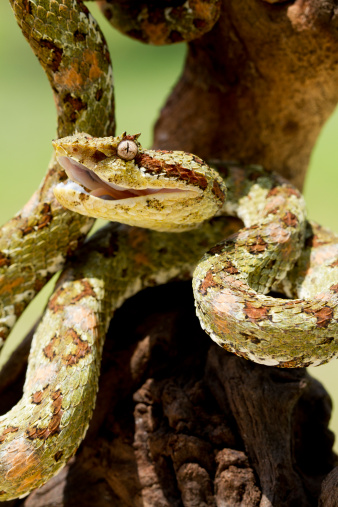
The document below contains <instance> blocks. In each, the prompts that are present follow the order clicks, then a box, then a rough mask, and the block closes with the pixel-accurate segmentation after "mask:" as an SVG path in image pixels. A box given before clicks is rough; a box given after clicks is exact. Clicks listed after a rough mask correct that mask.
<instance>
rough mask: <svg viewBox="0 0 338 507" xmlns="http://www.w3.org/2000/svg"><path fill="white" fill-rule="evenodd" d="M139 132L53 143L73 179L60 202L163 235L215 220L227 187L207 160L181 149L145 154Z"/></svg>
mask: <svg viewBox="0 0 338 507" xmlns="http://www.w3.org/2000/svg"><path fill="white" fill-rule="evenodd" d="M138 137H139V134H136V135H127V134H126V133H124V134H122V135H121V136H118V137H103V138H95V137H91V136H89V135H88V134H84V133H82V134H75V135H73V136H69V137H64V138H62V139H58V140H56V141H53V145H54V148H55V151H56V156H57V159H58V162H59V163H60V164H61V166H62V167H63V168H64V170H65V171H66V173H67V176H68V178H69V180H68V181H66V182H65V183H60V184H58V185H57V186H56V187H55V188H54V194H55V196H56V198H57V199H58V201H59V202H60V203H61V204H62V205H63V206H65V207H66V208H68V209H71V210H72V211H76V212H78V213H81V214H83V215H88V216H92V217H96V218H104V219H108V220H111V221H114V222H121V223H124V224H128V225H136V226H139V227H146V228H149V229H154V230H158V231H172V232H175V231H184V230H188V229H192V228H194V227H196V226H198V225H199V224H200V223H202V222H203V221H205V220H207V219H209V218H211V217H212V216H214V215H215V214H216V213H217V212H218V211H219V210H220V208H221V207H222V205H223V203H224V200H225V195H226V188H225V185H224V183H223V180H222V179H221V177H220V176H219V175H218V173H217V172H216V171H214V170H212V169H210V168H209V167H208V166H207V164H206V163H205V162H203V160H201V159H200V158H198V157H196V156H195V155H192V154H189V153H185V152H182V151H160V150H144V149H143V148H142V146H141V144H140V143H139V141H138Z"/></svg>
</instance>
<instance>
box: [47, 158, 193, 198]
mask: <svg viewBox="0 0 338 507" xmlns="http://www.w3.org/2000/svg"><path fill="white" fill-rule="evenodd" d="M57 159H58V162H59V163H60V165H61V166H62V167H63V168H64V169H65V171H66V173H67V176H68V177H69V179H70V180H71V182H75V183H77V184H78V187H75V186H74V185H70V186H71V187H72V188H73V190H75V189H76V188H77V190H78V191H80V192H81V193H84V194H89V195H90V196H92V197H96V198H100V199H104V200H109V201H120V200H122V199H128V198H137V197H139V196H146V195H152V194H155V193H156V194H160V193H161V194H163V193H180V192H186V190H181V189H178V188H158V187H155V188H151V187H149V188H138V189H137V188H131V187H129V186H122V185H117V184H116V183H112V182H108V181H104V180H102V179H101V178H100V177H99V176H98V175H97V174H95V172H94V171H92V170H91V169H89V168H88V167H86V166H84V165H83V164H81V163H80V162H78V161H77V160H75V159H73V158H71V157H68V156H65V155H59V156H58V157H57ZM188 192H190V191H189V190H188Z"/></svg>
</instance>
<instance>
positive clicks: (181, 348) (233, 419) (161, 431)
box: [0, 0, 338, 507]
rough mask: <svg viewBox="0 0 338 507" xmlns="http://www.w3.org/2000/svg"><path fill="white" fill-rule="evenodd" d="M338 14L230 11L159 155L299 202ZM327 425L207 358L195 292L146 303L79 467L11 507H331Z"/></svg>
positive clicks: (332, 92) (319, 0) (241, 5)
mask: <svg viewBox="0 0 338 507" xmlns="http://www.w3.org/2000/svg"><path fill="white" fill-rule="evenodd" d="M337 11H338V7H337V6H336V2H335V1H333V0H296V1H278V0H277V1H274V0H266V1H264V0H227V1H224V2H223V6H222V14H221V18H220V20H219V22H218V23H217V24H216V26H215V27H214V29H213V30H212V31H211V32H209V33H208V34H206V35H205V36H203V37H202V38H200V39H197V40H195V41H194V42H191V43H190V44H189V53H188V57H187V62H186V66H185V69H184V71H183V75H182V77H181V79H180V81H179V83H178V84H177V86H176V88H175V89H174V91H173V93H172V95H171V97H170V98H169V99H168V102H167V104H166V106H165V108H164V109H163V111H162V113H161V116H160V119H159V121H158V123H157V125H156V129H155V144H156V146H157V147H161V148H168V149H185V150H187V151H192V152H195V153H196V154H198V155H199V156H201V157H203V158H206V159H209V158H222V159H236V160H238V161H240V162H245V163H246V162H247V163H261V164H263V165H265V166H266V167H268V168H269V169H274V170H277V171H279V172H281V173H283V174H284V175H285V176H287V177H289V178H290V179H292V180H293V182H294V183H296V184H297V185H298V186H299V187H301V186H302V183H303V179H304V175H305V171H306V167H307V164H308V160H309V156H310V153H311V150H312V147H313V144H314V142H315V140H316V138H317V136H318V133H319V131H320V129H321V127H322V125H323V123H324V122H325V120H326V119H327V117H328V115H329V114H330V113H331V111H332V110H333V108H334V106H335V104H336V102H337V98H338V97H337V95H338V88H337V86H336V77H337V74H338V66H337V64H336V62H337V58H336V51H337V49H338V47H337V46H338V40H337V34H338V32H337V31H336V24H337V19H338V18H337ZM25 355H26V349H25V348H23V349H22V352H18V353H17V359H16V361H17V366H16V367H15V368H14V366H13V367H12V366H11V364H9V366H8V370H7V372H8V371H11V372H12V373H11V377H9V374H6V373H5V374H4V375H3V376H2V377H1V378H0V402H1V407H0V408H1V411H2V412H5V411H6V410H8V408H9V404H10V403H13V402H15V401H16V400H17V399H18V398H19V397H20V395H21V385H22V381H23V380H22V379H23V369H24V366H23V365H24V358H25ZM18 358H19V359H18ZM4 393H7V394H6V395H5V394H4ZM8 393H10V395H8ZM330 413H331V402H330V399H329V397H328V395H327V393H326V391H325V389H324V388H323V387H322V386H321V384H320V383H319V382H318V381H316V380H315V379H313V378H311V377H310V376H309V375H308V374H307V372H306V371H305V370H304V369H296V370H281V369H277V368H271V367H265V366H262V365H257V364H254V363H251V362H249V361H245V360H244V359H241V358H238V357H235V356H233V355H231V354H228V353H226V352H225V351H224V350H222V349H221V348H219V347H217V346H216V345H215V344H213V343H212V342H211V340H210V338H209V337H207V336H206V335H205V334H204V333H203V331H202V330H201V328H200V326H199V324H198V321H197V319H196V317H195V312H194V307H193V301H192V292H191V288H190V284H189V283H180V284H178V283H177V284H170V285H167V286H164V287H158V288H153V289H150V290H147V291H145V292H143V293H140V294H138V295H137V296H135V297H134V298H132V299H130V300H129V301H128V302H127V303H125V304H124V306H123V307H122V308H121V309H120V310H119V311H118V312H116V315H115V317H114V319H113V321H112V324H111V329H110V332H109V333H108V337H107V342H106V346H105V350H104V356H103V364H102V374H101V380H100V389H99V393H98V400H97V406H96V410H95V413H94V417H93V420H92V422H91V425H90V428H89V431H88V434H87V436H86V439H85V441H84V442H83V444H82V445H81V447H80V449H79V451H78V453H77V454H76V455H75V457H74V458H72V460H71V461H70V462H69V464H68V465H67V467H66V468H65V469H64V470H63V471H62V472H61V473H60V474H58V475H57V476H56V477H54V478H53V479H52V480H50V481H49V482H48V483H47V484H46V485H45V486H43V487H42V488H41V489H40V490H38V491H35V492H33V493H32V494H31V495H29V496H28V497H27V498H26V499H22V500H17V501H13V502H8V505H24V506H25V507H33V506H34V507H40V506H41V507H42V506H49V505H53V506H67V507H71V506H78V505H81V506H93V505H95V506H98V507H100V506H108V505H109V506H111V505H114V506H116V507H119V506H121V507H129V506H130V507H149V506H156V507H167V506H168V507H169V506H170V507H175V506H177V507H178V506H183V505H184V506H185V507H193V506H198V507H202V506H212V507H213V506H215V507H226V506H229V507H236V506H244V507H245V506H248V507H249V506H250V507H251V506H261V507H265V506H276V507H277V506H278V507H281V506H297V507H299V506H312V505H313V506H314V505H317V504H318V500H319V497H320V505H321V507H324V506H325V507H329V506H330V507H331V506H334V505H338V480H337V468H336V469H334V466H335V464H337V462H336V456H335V455H334V453H333V452H332V445H333V435H332V433H331V432H330V431H329V430H328V422H329V418H330ZM331 470H333V471H332V472H331ZM330 472H331V473H330ZM328 474H329V475H328ZM325 478H326V479H325ZM324 479H325V481H324V482H323V480H324ZM321 488H322V493H321ZM320 495H321V496H320ZM4 505H5V504H4Z"/></svg>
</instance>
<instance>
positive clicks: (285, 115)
mask: <svg viewBox="0 0 338 507" xmlns="http://www.w3.org/2000/svg"><path fill="white" fill-rule="evenodd" d="M337 14H338V7H337V2H336V1H335V0H296V1H284V2H281V3H274V4H273V5H271V3H270V2H269V3H268V2H267V1H264V0H228V1H224V2H223V9H222V13H221V17H220V19H219V21H218V23H217V24H216V25H215V27H214V28H213V30H211V31H210V32H209V33H207V34H206V35H205V36H204V37H202V38H200V39H197V40H195V41H193V42H191V43H190V44H189V53H188V58H187V61H186V65H185V69H184V72H183V75H182V77H181V79H180V81H179V83H178V84H177V86H176V88H175V89H174V91H173V93H172V95H171V96H170V98H169V100H168V102H167V104H166V106H165V108H164V109H163V111H162V114H161V117H160V119H159V121H158V123H157V125H156V129H155V145H156V146H157V147H161V148H166V147H168V148H170V149H184V150H186V151H191V152H192V153H198V154H199V156H201V157H202V158H205V159H210V158H219V159H223V160H237V161H239V162H244V163H258V164H262V165H264V166H265V167H266V168H267V169H271V170H275V171H278V172H280V173H281V174H283V175H284V176H285V177H287V178H289V179H290V180H292V181H293V182H294V183H295V184H296V185H298V186H299V187H301V186H302V184H303V181H304V176H305V172H306V169H307V166H308V162H309V157H310V154H311V151H312V148H313V145H314V142H315V141H316V139H317V136H318V134H319V132H320V129H321V127H322V126H323V124H324V122H325V121H326V119H327V118H328V116H329V115H330V114H331V113H332V111H333V109H334V107H335V105H336V104H337V99H338V87H337V77H338V65H337V56H336V55H337V50H338V32H337V24H338V15H337Z"/></svg>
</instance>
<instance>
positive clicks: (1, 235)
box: [0, 0, 338, 501]
mask: <svg viewBox="0 0 338 507" xmlns="http://www.w3.org/2000/svg"><path fill="white" fill-rule="evenodd" d="M173 3H174V4H175V5H174V6H173V7H172V9H171V10H170V9H169V10H168V7H167V4H166V2H163V3H161V2H158V5H159V4H160V7H161V9H160V11H157V13H156V15H155V14H154V13H152V12H151V11H150V10H147V8H146V7H147V6H148V5H149V6H150V7H153V8H155V7H156V5H155V6H154V5H152V2H147V4H142V2H140V4H139V6H140V7H139V8H140V12H138V14H137V16H135V15H133V16H132V17H131V18H132V20H130V19H129V18H128V19H127V17H126V16H127V13H128V8H129V7H130V9H131V6H133V5H135V4H133V2H128V1H126V2H112V1H107V2H102V1H101V2H100V4H101V8H102V9H103V10H104V11H106V13H108V17H110V18H111V21H112V22H113V24H115V26H117V27H118V28H119V29H125V31H126V32H127V33H128V34H129V35H130V36H133V37H136V38H140V39H141V40H145V41H149V40H150V41H152V42H155V43H167V42H176V41H179V40H182V39H185V40H188V39H189V38H190V37H196V36H199V35H201V34H202V33H204V31H207V30H209V29H210V28H211V26H212V24H213V23H214V22H216V20H217V18H218V16H219V9H220V3H219V2H218V1H217V0H191V1H190V2H184V3H183V2H180V1H177V2H173ZM11 4H12V7H13V11H14V13H15V16H16V18H17V21H18V23H19V25H20V27H21V29H22V31H23V33H24V35H25V36H26V38H27V39H28V41H29V43H30V44H31V46H32V48H33V50H34V51H35V53H36V54H37V56H38V58H39V60H40V62H41V63H42V65H43V66H44V69H45V71H46V74H47V76H48V78H49V80H50V82H51V85H52V89H53V92H54V96H55V102H56V106H57V112H58V135H59V137H60V139H58V140H56V141H55V142H54V146H55V150H56V156H57V158H56V157H53V160H52V162H51V165H50V167H49V169H48V171H47V175H46V176H45V178H44V180H43V182H42V184H41V186H40V188H39V190H38V191H37V192H36V193H35V194H34V195H33V197H32V198H31V200H30V201H29V203H27V205H26V206H25V207H24V208H23V209H22V210H21V211H20V212H19V213H18V214H17V215H16V216H15V217H14V218H13V219H12V220H11V221H10V222H9V223H7V224H6V225H5V226H4V227H3V228H2V229H1V231H0V280H1V285H0V294H1V307H0V309H1V313H0V325H1V328H0V333H1V334H0V336H1V339H2V341H4V340H5V339H6V337H7V335H8V333H9V331H10V329H11V328H12V326H13V325H14V323H15V321H16V319H17V318H18V316H19V315H20V314H21V313H22V311H23V310H24V308H25V307H26V305H27V304H28V303H29V301H30V300H31V299H32V298H33V297H34V296H35V295H36V293H37V292H38V291H39V290H40V288H41V287H42V286H43V285H44V284H45V283H46V281H47V280H48V279H49V278H50V276H51V275H52V274H53V273H55V272H56V271H58V270H60V269H61V268H62V266H63V265H64V263H65V261H66V258H67V256H69V255H71V256H72V259H71V262H68V264H67V265H66V267H65V269H64V270H63V272H62V273H61V275H60V278H59V280H58V282H57V285H56V288H55V291H54V293H53V294H52V296H51V298H50V300H49V302H48V305H47V308H46V311H45V314H44V316H43V319H42V321H41V323H40V325H39V326H38V328H37V330H36V332H35V335H34V338H33V343H32V348H31V353H30V358H29V365H28V370H27V376H26V381H25V386H24V394H23V397H22V399H21V400H20V402H19V403H18V404H17V405H16V406H15V407H13V408H12V409H11V410H10V412H8V413H7V414H5V415H4V416H2V417H0V500H2V501H4V500H9V499H12V498H16V497H19V496H24V495H26V494H28V493H29V492H30V491H31V490H32V489H34V488H37V487H39V486H41V485H42V484H44V483H45V482H46V481H47V480H48V479H49V478H50V477H52V476H53V475H55V474H56V473H57V472H58V471H59V470H60V468H62V467H63V466H64V465H65V463H66V462H67V461H68V459H69V458H70V457H71V456H72V455H73V454H74V453H75V452H76V449H77V448H78V446H79V444H80V442H81V441H82V439H83V437H84V435H85V432H86V429H87V427H88V424H89V421H90V418H91V414H92V411H93V408H94V405H95V397H96V391H97V387H98V377H99V368H100V359H101V354H102V347H103V342H104V337H105V333H106V330H107V326H108V323H109V321H110V319H111V316H112V313H113V312H114V310H115V309H116V308H118V307H119V306H120V305H121V304H122V303H123V301H125V300H126V299H127V298H129V297H131V296H132V295H133V294H135V293H137V292H138V291H140V290H141V289H143V288H144V287H147V286H152V285H156V284H162V283H166V282H168V281H170V280H174V279H186V278H188V277H191V276H192V274H193V287H194V295H195V300H196V307H197V313H198V316H199V318H200V320H201V325H202V326H203V327H204V328H205V330H206V331H207V332H208V333H209V334H210V336H211V337H212V338H213V339H214V340H215V341H216V342H217V343H219V344H220V345H221V346H223V347H224V348H225V349H227V350H230V351H231V352H235V353H236V354H238V355H241V356H243V357H246V358H248V359H252V360H254V361H256V362H259V363H263V364H268V365H278V366H283V367H298V366H306V365H308V364H314V365H318V364H323V363H325V362H327V361H328V360H330V359H332V358H333V357H335V356H336V355H337V353H338V347H337V312H338V310H337V293H338V283H337V280H338V238H337V237H336V236H335V235H334V234H332V233H331V232H330V231H327V230H325V229H323V228H321V227H320V226H318V225H316V224H314V223H309V222H307V220H306V214H305V206H304V201H303V199H302V196H301V195H300V193H299V192H298V190H297V189H295V188H294V187H293V186H292V185H290V184H289V183H288V182H287V181H285V180H283V179H282V178H281V177H279V176H277V175H274V174H273V173H270V172H268V171H265V170H264V169H262V168H260V167H258V166H249V167H240V166H237V165H233V164H224V163H222V162H217V161H214V162H212V163H211V164H210V165H207V164H206V163H205V162H203V161H202V160H200V159H199V158H198V157H197V156H195V155H191V154H187V153H183V152H171V151H153V150H144V149H143V148H142V146H141V144H140V143H139V141H138V135H127V134H125V133H124V134H122V135H121V136H119V137H112V136H113V135H114V117H113V115H112V112H111V111H112V109H113V101H114V96H113V88H112V71H111V66H110V60H109V53H108V49H107V47H106V43H105V41H104V38H103V36H102V34H101V32H100V30H99V27H98V25H97V24H96V22H95V21H94V19H93V18H92V16H91V15H90V13H89V12H88V10H87V8H86V7H85V6H84V5H83V4H82V2H80V1H79V2H77V1H75V0H11ZM129 4H130V5H129ZM154 4H156V2H155V3H154ZM121 5H123V9H122V10H121V9H120V6H121ZM158 5H157V7H158ZM163 8H164V10H163ZM184 10H187V12H186V16H182V14H184ZM132 12H133V11H132ZM179 18H182V19H183V22H182V32H179V33H178V32H177V26H178V23H177V20H178V19H179ZM135 19H137V20H138V21H139V24H138V25H137V26H136V25H135ZM154 20H157V21H156V22H155V21H154ZM169 21H171V23H172V24H171V25H170V23H169ZM168 23H169V28H168V29H167V31H166V32H165V36H163V37H161V36H159V34H160V33H161V34H162V33H163V30H162V28H161V27H162V26H164V25H165V26H168ZM174 28H175V29H174ZM191 33H192V35H191ZM74 132H87V133H88V134H84V133H82V134H79V133H76V134H74ZM94 136H95V137H94ZM104 136H105V137H104ZM60 164H61V165H60ZM62 167H63V168H64V170H63V169H62ZM217 168H221V169H222V177H221V176H220V175H219V173H218V172H217V171H216V170H215V169H217ZM67 175H68V177H69V179H70V180H69V181H66V179H67ZM54 192H55V196H56V197H57V199H58V200H59V201H60V202H61V204H62V205H61V204H59V202H58V200H57V199H55V196H54ZM226 194H227V195H226ZM66 208H69V209H71V210H73V211H74V210H75V211H77V213H73V212H71V211H69V210H68V209H66ZM214 215H217V216H216V218H212V217H214ZM225 215H232V216H234V215H235V216H236V217H239V219H241V220H242V221H243V222H244V227H243V225H242V222H241V221H240V220H238V219H237V220H236V219H232V220H229V219H227V218H225ZM96 216H103V217H105V218H108V219H109V220H112V221H118V222H122V223H124V224H127V225H117V224H112V223H111V224H109V225H107V226H106V227H105V228H104V229H102V230H101V231H99V232H98V233H96V234H95V235H94V236H92V238H90V239H89V240H88V241H86V242H85V243H84V244H83V246H80V247H79V245H80V243H81V242H82V239H83V238H84V236H85V235H86V234H87V232H88V231H89V229H90V227H91V225H92V222H93V219H92V218H91V217H96ZM133 226H136V227H133ZM144 227H147V228H148V229H145V228H144ZM178 232H179V234H177V233H178ZM224 238H227V239H226V240H224ZM55 244H57V245H58V246H57V251H55V247H54V245H55ZM208 249H209V250H208ZM206 250H208V253H207V254H205V255H204V257H203V258H202V260H201V261H200V262H198V261H199V259H200V258H201V256H202V255H203V254H204V252H205V251H206ZM196 265H197V267H196ZM271 289H273V290H276V291H278V292H284V294H286V296H287V297H289V298H291V299H282V298H277V297H272V296H269V295H268V294H267V293H268V292H269V291H270V290H271ZM292 298H296V299H292Z"/></svg>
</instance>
